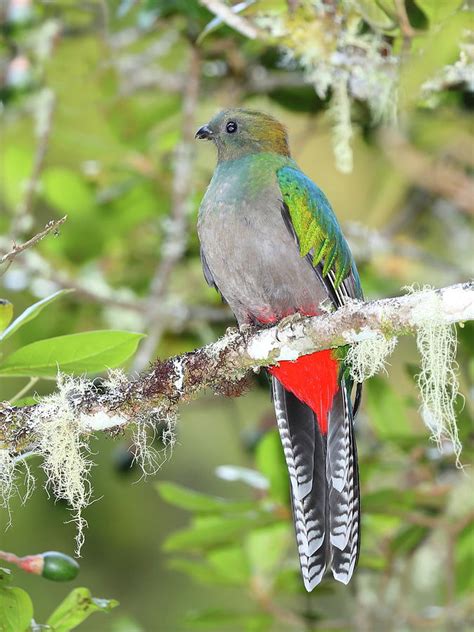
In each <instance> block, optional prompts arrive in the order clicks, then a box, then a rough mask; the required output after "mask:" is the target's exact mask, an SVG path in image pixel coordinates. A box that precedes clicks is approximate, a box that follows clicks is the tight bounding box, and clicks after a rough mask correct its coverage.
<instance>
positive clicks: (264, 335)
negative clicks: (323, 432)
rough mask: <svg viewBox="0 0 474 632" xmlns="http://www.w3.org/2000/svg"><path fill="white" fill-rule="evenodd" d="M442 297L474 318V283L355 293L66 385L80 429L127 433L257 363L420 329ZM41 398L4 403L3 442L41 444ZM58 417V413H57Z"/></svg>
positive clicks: (23, 447) (450, 310) (232, 386)
mask: <svg viewBox="0 0 474 632" xmlns="http://www.w3.org/2000/svg"><path fill="white" fill-rule="evenodd" d="M433 301H436V304H435V305H436V307H437V310H436V314H435V318H436V322H437V323H439V324H441V325H449V324H453V323H461V322H464V321H468V320H474V283H473V282H468V283H461V284H458V285H453V286H449V287H445V288H442V289H438V290H431V289H424V290H421V291H418V292H412V293H409V294H406V295H404V296H399V297H395V298H387V299H382V300H378V301H372V302H366V303H364V302H358V301H353V302H350V303H348V304H347V305H345V306H344V307H342V308H340V309H338V310H337V311H335V312H332V313H325V314H323V315H321V316H318V317H312V318H302V317H290V318H288V319H284V320H283V321H282V322H281V323H279V325H277V326H274V327H271V328H268V329H263V330H255V329H254V328H251V327H246V328H244V329H242V330H240V331H238V330H235V329H231V330H228V331H227V333H226V335H225V336H223V337H222V338H221V339H219V340H217V341H216V342H214V343H212V344H209V345H207V346H205V347H202V348H201V349H197V350H195V351H192V352H189V353H185V354H182V355H180V356H175V357H173V358H169V359H167V360H164V361H156V362H155V364H154V365H153V366H152V368H151V369H150V370H149V371H148V372H145V373H143V374H141V375H140V376H138V377H137V378H134V379H129V378H126V377H125V376H120V378H118V377H116V378H113V377H112V378H110V380H108V381H105V383H104V384H100V385H98V384H97V382H94V381H84V380H79V379H78V381H77V388H74V387H73V388H71V384H69V388H68V389H67V406H68V407H69V408H68V411H69V413H71V411H72V413H73V420H74V423H75V424H77V426H78V427H79V429H80V431H81V433H84V434H88V433H91V432H94V431H106V432H108V433H110V434H111V435H115V434H118V433H120V432H121V431H122V430H123V428H124V427H126V426H127V425H128V424H129V423H134V424H137V423H138V424H141V423H144V424H145V423H149V422H150V421H151V420H153V419H154V421H156V420H157V419H159V417H160V415H161V416H163V418H166V416H167V412H171V411H175V410H176V406H177V405H178V404H179V403H182V402H187V401H189V400H191V399H193V398H195V397H196V396H197V395H199V394H200V393H201V392H203V391H204V390H206V389H211V390H212V391H214V392H215V393H218V394H226V395H236V394H238V393H239V392H241V387H240V384H241V382H242V380H243V379H244V378H245V375H246V373H247V372H248V371H250V370H257V369H258V368H259V367H264V366H269V365H272V364H276V363H277V362H278V361H280V360H295V359H296V358H298V357H299V356H301V355H305V354H308V353H313V352H315V351H320V350H323V349H328V348H334V347H338V346H343V345H347V344H351V343H356V342H360V341H363V340H368V339H370V338H372V337H375V336H380V334H383V335H384V336H385V337H387V338H388V337H392V336H398V335H403V334H410V333H416V331H417V329H418V328H419V327H421V326H422V325H423V324H424V323H425V322H426V314H425V312H424V306H425V305H426V304H427V303H429V304H430V305H431V306H432V305H433ZM46 400H47V398H46V399H45V400H41V401H39V402H38V404H35V405H33V406H25V407H15V406H11V405H10V404H9V403H8V402H4V403H3V404H0V448H3V449H8V450H9V451H10V453H11V454H12V455H17V456H21V455H22V454H24V453H26V452H30V451H34V450H35V449H36V446H37V432H36V428H37V424H38V423H41V426H42V427H43V428H44V425H45V424H47V423H48V414H49V415H51V411H52V407H51V406H48V405H46V404H43V401H44V402H46ZM51 421H53V420H51Z"/></svg>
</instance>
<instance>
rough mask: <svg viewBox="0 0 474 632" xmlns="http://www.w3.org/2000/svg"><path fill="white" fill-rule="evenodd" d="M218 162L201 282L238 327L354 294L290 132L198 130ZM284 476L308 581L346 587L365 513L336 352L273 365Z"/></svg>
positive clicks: (324, 208) (250, 125) (277, 127)
mask: <svg viewBox="0 0 474 632" xmlns="http://www.w3.org/2000/svg"><path fill="white" fill-rule="evenodd" d="M196 138H202V139H208V140H211V141H213V143H214V144H215V146H216V147H217V155H218V161H217V166H216V169H215V171H214V175H213V177H212V180H211V182H210V184H209V187H208V189H207V191H206V194H205V196H204V198H203V200H202V203H201V207H200V210H199V219H198V234H199V239H200V242H201V258H202V266H203V270H204V276H205V278H206V281H207V282H208V283H209V285H211V286H214V287H215V288H216V289H217V290H218V291H219V292H220V294H221V295H222V297H223V299H224V300H225V301H226V302H227V303H228V304H229V306H230V307H231V309H232V311H233V312H234V314H235V317H236V319H237V321H238V323H239V325H242V324H250V325H254V326H268V325H269V324H270V323H277V322H278V321H280V320H282V319H283V318H285V317H287V316H289V315H291V314H295V313H299V314H302V315H306V316H316V315H318V314H321V313H322V312H323V311H327V308H328V305H329V306H330V305H332V306H333V307H334V308H338V307H340V306H341V305H343V304H344V302H345V301H346V299H348V298H361V297H362V290H361V286H360V281H359V276H358V273H357V269H356V266H355V263H354V260H353V258H352V255H351V252H350V249H349V246H348V245H347V242H346V240H345V238H344V236H343V234H342V231H341V228H340V226H339V224H338V222H337V219H336V217H335V215H334V212H333V210H332V208H331V206H330V204H329V202H328V200H327V198H326V196H325V195H324V193H323V192H322V191H321V189H319V188H318V187H317V186H316V185H315V184H314V183H313V182H312V181H311V180H310V179H309V178H308V177H307V176H306V175H305V174H304V173H303V172H302V171H301V170H300V169H299V168H298V165H297V164H296V162H295V161H294V160H293V159H292V158H291V156H290V151H289V147H288V139H287V134H286V130H285V128H284V127H283V125H281V124H280V123H279V122H278V121H277V120H275V119H274V118H273V117H272V116H269V115H268V114H264V113H262V112H257V111H251V110H245V109H230V110H226V111H223V112H221V113H220V114H218V115H216V116H215V117H214V118H213V119H212V120H211V121H210V122H209V123H208V124H207V125H205V126H203V127H201V128H200V129H199V130H198V131H197V133H196ZM268 371H269V373H270V374H271V379H272V390H273V402H274V406H275V412H276V419H277V424H278V429H279V432H280V437H281V442H282V445H283V451H284V454H285V459H286V463H287V466H288V472H289V477H290V490H291V500H292V508H293V519H294V525H295V531H296V539H297V545H298V552H299V559H300V565H301V572H302V575H303V580H304V585H305V587H306V589H307V590H308V591H311V590H312V589H313V588H314V587H315V586H316V585H317V584H319V582H320V581H321V579H322V578H323V576H324V574H325V572H326V571H327V570H328V569H331V570H332V573H333V575H334V577H335V579H336V580H338V581H340V582H343V583H344V584H347V583H348V581H349V580H350V578H351V576H352V573H353V571H354V567H355V565H356V563H357V558H358V553H359V540H360V506H359V480H358V465H357V452H356V444H355V438H354V429H353V423H354V416H355V414H356V411H357V408H358V404H359V401H360V388H359V389H356V393H355V397H354V401H352V397H351V392H352V390H353V384H352V382H351V379H350V377H349V374H348V371H347V368H346V367H345V365H344V351H343V350H341V349H337V350H328V351H319V352H317V353H312V354H310V355H305V356H302V357H300V358H299V359H297V360H296V361H294V362H290V361H283V362H280V363H279V365H278V366H274V367H271V368H269V369H268Z"/></svg>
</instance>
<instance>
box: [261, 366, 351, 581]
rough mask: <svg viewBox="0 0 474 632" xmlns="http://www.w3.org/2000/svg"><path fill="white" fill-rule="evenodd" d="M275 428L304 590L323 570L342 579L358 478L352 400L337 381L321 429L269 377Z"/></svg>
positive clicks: (310, 413) (345, 578)
mask: <svg viewBox="0 0 474 632" xmlns="http://www.w3.org/2000/svg"><path fill="white" fill-rule="evenodd" d="M272 384H273V400H274V406H275V412H276V417H277V424H278V429H279V432H280V437H281V441H282V445H283V451H284V454H285V459H286V463H287V467H288V472H289V475H290V484H291V500H292V508H293V519H294V525H295V532H296V540H297V545H298V553H299V558H300V566H301V572H302V575H303V581H304V585H305V587H306V589H307V590H308V591H311V590H313V588H314V587H315V586H317V585H318V584H319V583H320V582H321V580H322V578H323V576H324V574H325V572H326V570H328V569H329V568H331V569H332V572H333V575H334V578H335V579H336V580H338V581H340V582H343V583H345V584H346V583H347V582H348V581H349V580H350V578H351V576H352V573H353V571H354V568H355V565H356V563H357V557H358V551H359V518H360V510H359V483H358V469H357V454H356V447H355V439H354V432H353V416H352V405H351V401H350V397H349V394H348V391H347V388H346V385H345V383H344V382H343V381H342V382H341V384H340V387H339V389H338V391H337V393H336V395H335V397H334V401H333V404H332V406H331V410H330V412H329V424H328V433H327V435H326V434H325V433H324V432H322V430H321V427H320V424H318V420H317V417H316V414H315V413H314V411H313V410H312V409H311V408H310V407H309V406H307V405H306V404H305V403H303V402H302V401H301V400H300V399H298V397H296V396H295V395H294V394H293V393H292V392H290V391H288V390H286V389H285V388H284V386H283V385H282V384H281V383H280V382H279V381H278V379H277V378H276V377H273V378H272Z"/></svg>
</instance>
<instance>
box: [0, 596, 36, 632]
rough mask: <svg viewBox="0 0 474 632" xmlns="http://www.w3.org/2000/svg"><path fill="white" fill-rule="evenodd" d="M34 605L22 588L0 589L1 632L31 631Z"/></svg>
mask: <svg viewBox="0 0 474 632" xmlns="http://www.w3.org/2000/svg"><path fill="white" fill-rule="evenodd" d="M32 618H33V604H32V602H31V598H30V596H29V595H28V593H27V592H26V591H24V590H22V589H21V588H8V587H6V588H0V632H24V631H25V630H29V628H30V623H31V619H32Z"/></svg>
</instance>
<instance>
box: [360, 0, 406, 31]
mask: <svg viewBox="0 0 474 632" xmlns="http://www.w3.org/2000/svg"><path fill="white" fill-rule="evenodd" d="M356 4H357V8H358V9H359V11H360V13H361V15H362V17H363V18H364V20H365V21H366V22H368V23H369V24H370V25H371V26H373V27H374V28H375V29H381V30H383V31H391V30H392V29H394V28H395V27H396V26H397V21H396V19H395V16H396V11H395V8H394V7H393V6H392V7H390V9H389V8H385V7H382V6H380V4H379V3H378V2H377V1H374V0H356Z"/></svg>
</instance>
